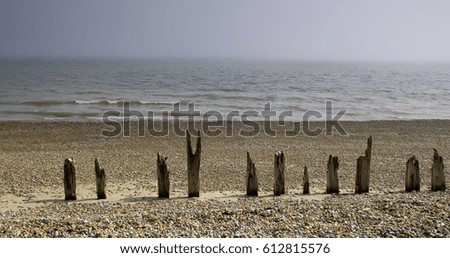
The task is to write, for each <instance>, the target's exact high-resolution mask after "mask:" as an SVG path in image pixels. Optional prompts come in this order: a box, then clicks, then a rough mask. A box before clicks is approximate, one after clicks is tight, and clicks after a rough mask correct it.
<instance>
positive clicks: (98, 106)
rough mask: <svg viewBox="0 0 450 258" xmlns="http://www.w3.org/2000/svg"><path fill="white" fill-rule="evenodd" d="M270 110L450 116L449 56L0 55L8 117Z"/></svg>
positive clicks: (1, 94) (360, 117)
mask: <svg viewBox="0 0 450 258" xmlns="http://www.w3.org/2000/svg"><path fill="white" fill-rule="evenodd" d="M127 110H128V111H133V112H126V111H127ZM264 110H266V111H267V110H270V112H269V113H270V114H273V118H272V119H274V118H276V117H278V116H279V115H280V114H285V115H286V114H287V115H286V116H284V120H292V121H302V120H306V119H310V117H311V116H312V117H315V118H316V119H317V120H324V119H327V118H328V119H330V118H331V119H340V120H352V121H368V120H413V119H450V64H406V63H364V62H355V63H352V62H306V61H292V60H243V59H107V58H105V59H81V58H53V59H50V58H48V59H45V58H41V59H38V58H30V59H26V58H18V59H14V58H2V59H0V120H24V121H44V120H64V121H88V120H101V119H103V118H104V117H105V116H106V115H105V114H107V115H111V114H113V116H117V118H118V119H119V118H127V116H128V118H133V117H134V116H132V115H136V114H143V115H144V117H145V118H150V119H170V118H171V117H173V116H183V115H185V114H191V113H193V114H197V115H198V117H199V118H203V119H204V118H208V115H211V114H221V115H222V116H223V118H225V119H226V118H229V116H228V114H230V113H231V112H234V113H233V114H239V115H242V114H253V116H254V119H256V120H258V119H262V118H263V112H262V111H264ZM134 111H137V112H138V113H136V112H134ZM246 111H252V112H253V113H248V112H247V113H245V112H246ZM283 111H288V112H284V113H283ZM311 111H312V112H311ZM327 111H328V116H327ZM164 112H167V113H166V114H169V116H168V117H167V116H162V114H165V113H164ZM269 113H266V115H267V114H269ZM150 114H151V116H150ZM338 114H339V115H338ZM232 119H235V118H232Z"/></svg>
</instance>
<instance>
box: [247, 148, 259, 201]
mask: <svg viewBox="0 0 450 258" xmlns="http://www.w3.org/2000/svg"><path fill="white" fill-rule="evenodd" d="M247 196H258V177H257V176H256V168H255V163H253V161H252V158H251V157H250V153H248V152H247Z"/></svg>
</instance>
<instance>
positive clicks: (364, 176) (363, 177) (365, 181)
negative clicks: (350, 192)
mask: <svg viewBox="0 0 450 258" xmlns="http://www.w3.org/2000/svg"><path fill="white" fill-rule="evenodd" d="M371 157H372V136H370V137H369V139H368V140H367V149H366V153H365V155H364V156H360V157H359V158H358V161H357V164H356V183H355V193H368V192H369V183H370V159H371Z"/></svg>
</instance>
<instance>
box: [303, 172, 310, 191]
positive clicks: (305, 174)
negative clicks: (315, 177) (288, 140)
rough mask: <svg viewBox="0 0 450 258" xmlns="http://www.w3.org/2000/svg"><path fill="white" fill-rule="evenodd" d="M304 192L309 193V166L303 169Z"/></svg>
mask: <svg viewBox="0 0 450 258" xmlns="http://www.w3.org/2000/svg"><path fill="white" fill-rule="evenodd" d="M303 194H309V174H308V167H307V166H305V169H304V171H303Z"/></svg>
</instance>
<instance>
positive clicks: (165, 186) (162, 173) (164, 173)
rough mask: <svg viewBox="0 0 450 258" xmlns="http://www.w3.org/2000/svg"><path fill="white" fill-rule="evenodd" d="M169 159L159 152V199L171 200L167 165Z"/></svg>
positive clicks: (157, 169) (157, 165) (157, 160)
mask: <svg viewBox="0 0 450 258" xmlns="http://www.w3.org/2000/svg"><path fill="white" fill-rule="evenodd" d="M166 160H167V157H166V156H164V154H160V153H159V152H157V157H156V174H157V178H158V197H159V198H169V196H170V194H169V190H170V181H169V170H168V168H167V163H166Z"/></svg>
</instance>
